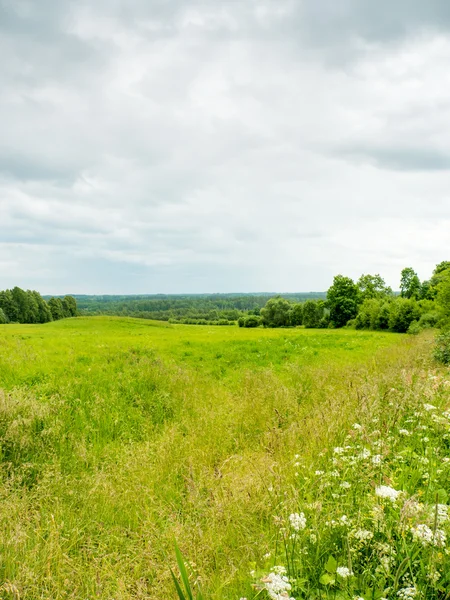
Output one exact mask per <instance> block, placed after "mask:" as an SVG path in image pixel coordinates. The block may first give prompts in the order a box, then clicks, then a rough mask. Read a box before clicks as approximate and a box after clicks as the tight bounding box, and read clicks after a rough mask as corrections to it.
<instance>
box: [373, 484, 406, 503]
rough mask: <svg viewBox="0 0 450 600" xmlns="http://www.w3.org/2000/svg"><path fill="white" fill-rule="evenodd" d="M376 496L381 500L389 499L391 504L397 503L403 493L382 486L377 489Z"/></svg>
mask: <svg viewBox="0 0 450 600" xmlns="http://www.w3.org/2000/svg"><path fill="white" fill-rule="evenodd" d="M375 494H376V495H377V496H379V497H380V498H388V499H389V500H390V501H391V502H395V501H396V500H397V498H398V497H399V496H400V494H401V492H399V491H398V490H394V488H392V487H390V486H388V485H380V486H378V487H377V488H375Z"/></svg>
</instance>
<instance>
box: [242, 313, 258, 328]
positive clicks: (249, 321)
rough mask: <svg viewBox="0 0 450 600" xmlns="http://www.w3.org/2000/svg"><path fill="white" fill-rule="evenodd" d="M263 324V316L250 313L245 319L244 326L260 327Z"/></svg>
mask: <svg viewBox="0 0 450 600" xmlns="http://www.w3.org/2000/svg"><path fill="white" fill-rule="evenodd" d="M260 325H261V318H260V317H257V316H256V315H249V316H248V317H246V318H245V319H244V327H259V326H260Z"/></svg>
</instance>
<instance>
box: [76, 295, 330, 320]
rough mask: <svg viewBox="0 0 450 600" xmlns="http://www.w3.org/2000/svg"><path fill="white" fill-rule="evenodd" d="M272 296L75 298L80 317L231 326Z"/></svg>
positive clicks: (296, 297)
mask: <svg viewBox="0 0 450 600" xmlns="http://www.w3.org/2000/svg"><path fill="white" fill-rule="evenodd" d="M274 296H275V294H270V293H267V294H180V295H163V294H158V295H154V296H78V295H76V296H75V298H76V300H77V305H78V312H79V314H80V315H85V316H88V315H118V316H122V317H125V316H126V317H138V318H141V319H155V320H158V321H169V322H170V323H183V324H187V325H197V324H198V325H234V324H235V323H236V321H237V320H238V319H239V317H242V316H244V317H246V316H248V315H259V314H260V311H261V308H263V307H264V306H265V305H266V303H267V301H268V300H269V299H270V298H273V297H274ZM282 297H283V298H284V299H285V300H286V301H288V302H290V303H295V302H305V301H306V300H319V299H322V300H325V299H326V293H325V292H309V293H297V294H283V295H282Z"/></svg>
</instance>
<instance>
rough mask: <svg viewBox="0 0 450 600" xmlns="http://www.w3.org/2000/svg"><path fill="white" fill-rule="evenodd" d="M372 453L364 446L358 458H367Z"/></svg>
mask: <svg viewBox="0 0 450 600" xmlns="http://www.w3.org/2000/svg"><path fill="white" fill-rule="evenodd" d="M370 455H371V452H370V450H367V448H363V450H362V452H360V453H359V454H358V458H359V459H361V460H365V459H366V458H369V457H370Z"/></svg>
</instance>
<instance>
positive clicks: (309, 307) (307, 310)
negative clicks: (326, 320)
mask: <svg viewBox="0 0 450 600" xmlns="http://www.w3.org/2000/svg"><path fill="white" fill-rule="evenodd" d="M322 312H323V311H322V309H321V307H320V306H319V304H318V303H317V302H316V301H315V300H307V301H306V302H305V303H304V304H303V325H304V326H305V327H307V328H308V329H311V328H315V327H319V322H320V319H321V318H322Z"/></svg>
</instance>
